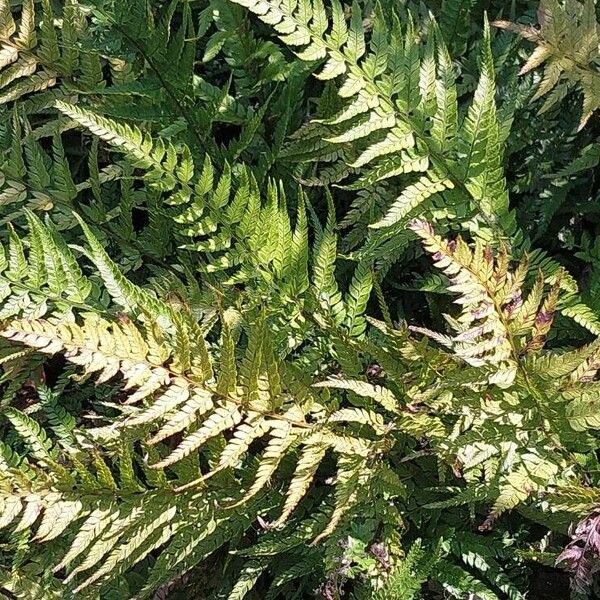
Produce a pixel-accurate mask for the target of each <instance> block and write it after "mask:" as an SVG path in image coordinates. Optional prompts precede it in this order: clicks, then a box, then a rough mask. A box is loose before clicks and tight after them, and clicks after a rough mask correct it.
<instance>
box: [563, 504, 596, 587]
mask: <svg viewBox="0 0 600 600" xmlns="http://www.w3.org/2000/svg"><path fill="white" fill-rule="evenodd" d="M569 533H570V536H571V541H570V542H569V544H567V546H566V547H565V549H564V550H563V551H562V552H561V554H560V556H559V557H558V558H557V559H556V564H557V565H562V566H563V567H564V568H565V569H566V570H567V571H569V572H570V573H571V574H572V575H573V577H572V580H571V587H572V589H573V592H574V593H575V594H582V595H587V594H588V592H589V590H590V588H591V586H592V584H593V581H594V576H595V575H596V574H597V573H598V572H599V571H600V508H598V509H596V510H594V511H593V512H592V513H590V514H589V515H588V516H587V517H585V519H583V520H581V521H580V522H579V523H578V524H577V526H576V527H575V528H574V529H573V528H571V531H570V532H569Z"/></svg>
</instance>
